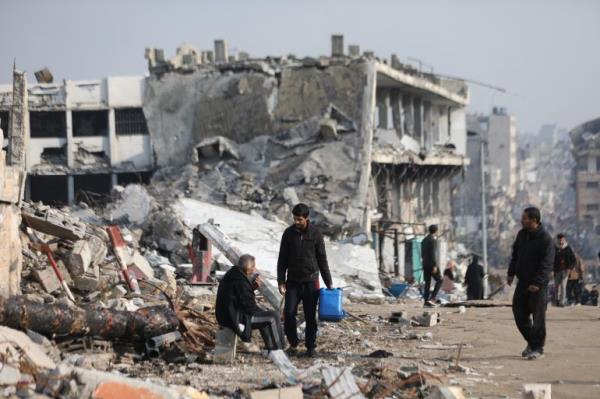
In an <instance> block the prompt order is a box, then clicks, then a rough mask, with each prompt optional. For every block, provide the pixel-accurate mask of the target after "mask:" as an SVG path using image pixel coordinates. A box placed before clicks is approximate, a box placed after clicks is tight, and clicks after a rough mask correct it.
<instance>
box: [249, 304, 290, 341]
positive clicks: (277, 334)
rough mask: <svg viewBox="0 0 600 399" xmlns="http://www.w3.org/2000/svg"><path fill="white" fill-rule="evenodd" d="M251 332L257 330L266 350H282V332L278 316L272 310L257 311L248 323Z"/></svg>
mask: <svg viewBox="0 0 600 399" xmlns="http://www.w3.org/2000/svg"><path fill="white" fill-rule="evenodd" d="M250 323H251V326H252V329H253V330H259V331H260V335H261V337H262V339H263V341H265V346H266V347H267V349H268V350H276V349H283V347H284V341H283V331H282V329H281V323H280V322H279V315H278V314H277V313H276V312H274V311H272V310H259V311H258V312H256V313H255V314H254V315H253V316H252V319H251V321H250Z"/></svg>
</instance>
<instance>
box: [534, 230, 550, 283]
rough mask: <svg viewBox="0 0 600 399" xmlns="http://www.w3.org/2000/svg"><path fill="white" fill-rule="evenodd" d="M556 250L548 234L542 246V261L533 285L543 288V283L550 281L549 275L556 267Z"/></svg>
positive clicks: (538, 266)
mask: <svg viewBox="0 0 600 399" xmlns="http://www.w3.org/2000/svg"><path fill="white" fill-rule="evenodd" d="M554 252H555V250H554V244H553V243H552V238H550V236H547V237H546V238H545V240H544V243H543V246H542V253H541V258H540V262H539V264H538V265H537V268H536V272H535V275H534V276H533V280H532V282H531V285H535V286H536V287H538V288H541V287H542V286H543V285H545V284H547V283H548V276H549V275H550V273H552V270H553V267H554Z"/></svg>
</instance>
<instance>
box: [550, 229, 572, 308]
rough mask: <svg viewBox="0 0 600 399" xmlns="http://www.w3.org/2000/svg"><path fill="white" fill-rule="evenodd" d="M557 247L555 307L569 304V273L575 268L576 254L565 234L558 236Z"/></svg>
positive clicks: (555, 257)
mask: <svg viewBox="0 0 600 399" xmlns="http://www.w3.org/2000/svg"><path fill="white" fill-rule="evenodd" d="M556 241H557V246H556V249H555V252H556V253H555V255H554V297H553V298H552V299H553V300H554V305H555V306H565V305H566V304H567V284H568V282H569V272H570V271H571V270H572V269H573V268H574V267H575V263H576V262H577V259H575V253H574V252H573V250H572V249H571V247H570V246H569V244H567V239H566V238H565V235H564V234H562V233H561V234H557V235H556Z"/></svg>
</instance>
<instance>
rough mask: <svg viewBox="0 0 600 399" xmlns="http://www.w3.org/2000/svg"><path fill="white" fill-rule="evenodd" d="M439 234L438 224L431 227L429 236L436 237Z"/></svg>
mask: <svg viewBox="0 0 600 399" xmlns="http://www.w3.org/2000/svg"><path fill="white" fill-rule="evenodd" d="M437 232H438V227H437V225H436V224H432V225H431V226H429V234H431V235H435V234H436V233H437Z"/></svg>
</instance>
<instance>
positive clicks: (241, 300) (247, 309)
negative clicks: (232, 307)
mask: <svg viewBox="0 0 600 399" xmlns="http://www.w3.org/2000/svg"><path fill="white" fill-rule="evenodd" d="M234 288H235V291H236V292H237V296H238V310H239V311H241V312H242V313H245V314H247V315H251V316H252V315H253V314H254V313H256V312H258V311H259V310H260V308H259V307H258V305H257V304H256V297H255V296H254V291H252V288H250V287H249V286H248V285H247V284H245V283H236V284H235V285H234Z"/></svg>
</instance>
